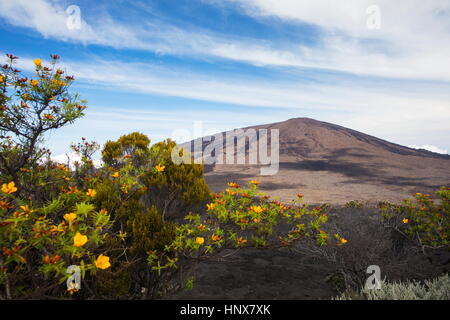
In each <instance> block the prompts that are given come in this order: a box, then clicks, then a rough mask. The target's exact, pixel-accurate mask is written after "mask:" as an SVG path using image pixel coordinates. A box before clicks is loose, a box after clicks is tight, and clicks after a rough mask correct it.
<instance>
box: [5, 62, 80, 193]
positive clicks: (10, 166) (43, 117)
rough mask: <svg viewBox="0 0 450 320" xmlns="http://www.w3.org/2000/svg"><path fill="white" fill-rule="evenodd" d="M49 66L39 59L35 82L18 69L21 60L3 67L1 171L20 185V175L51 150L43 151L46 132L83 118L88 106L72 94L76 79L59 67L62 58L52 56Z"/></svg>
mask: <svg viewBox="0 0 450 320" xmlns="http://www.w3.org/2000/svg"><path fill="white" fill-rule="evenodd" d="M50 57H51V62H50V65H49V66H44V65H43V64H42V61H41V59H35V60H34V65H35V73H34V74H33V76H32V77H31V78H28V77H26V76H24V75H23V74H22V72H21V71H20V70H18V69H16V68H15V67H14V65H15V63H16V62H17V60H18V57H16V56H14V55H12V54H7V58H8V62H9V63H7V64H5V65H2V66H1V67H0V139H1V140H0V170H1V172H2V173H4V174H7V175H8V176H9V178H10V179H12V180H14V181H16V183H17V184H18V185H20V181H19V176H18V172H20V169H21V168H26V167H29V168H32V167H34V166H36V165H37V164H38V162H39V160H40V159H42V158H43V156H45V155H49V154H50V152H49V150H46V149H44V148H40V147H39V145H40V143H42V138H43V136H44V134H45V133H46V132H49V131H51V130H54V129H58V128H61V127H63V126H65V125H67V124H70V123H73V122H74V121H75V120H76V119H78V118H80V117H82V116H83V115H84V114H83V110H84V109H85V108H86V106H84V105H83V104H84V103H86V102H85V101H83V100H80V99H79V96H78V94H71V93H69V88H70V86H71V84H72V82H73V81H74V80H75V78H74V77H73V76H69V75H65V72H64V71H63V70H61V69H58V68H57V67H56V64H57V62H58V60H59V58H60V57H59V56H58V55H50Z"/></svg>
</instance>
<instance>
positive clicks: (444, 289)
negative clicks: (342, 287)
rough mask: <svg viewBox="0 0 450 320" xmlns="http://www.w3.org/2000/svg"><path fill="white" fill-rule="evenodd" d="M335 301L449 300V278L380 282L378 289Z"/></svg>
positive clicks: (342, 296) (443, 276)
mask: <svg viewBox="0 0 450 320" xmlns="http://www.w3.org/2000/svg"><path fill="white" fill-rule="evenodd" d="M336 300H450V276H449V275H448V274H446V275H442V276H440V277H437V278H435V279H432V280H426V281H424V282H423V283H420V282H418V281H404V282H394V283H388V282H385V281H382V282H381V288H380V289H373V290H368V289H363V290H361V291H360V292H359V293H345V294H342V295H341V296H339V297H337V298H336Z"/></svg>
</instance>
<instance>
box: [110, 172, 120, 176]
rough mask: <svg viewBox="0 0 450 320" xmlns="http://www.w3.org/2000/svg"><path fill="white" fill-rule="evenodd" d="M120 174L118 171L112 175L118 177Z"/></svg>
mask: <svg viewBox="0 0 450 320" xmlns="http://www.w3.org/2000/svg"><path fill="white" fill-rule="evenodd" d="M119 176H120V173H119V172H118V171H116V172H114V173H113V174H111V177H113V178H118V177H119Z"/></svg>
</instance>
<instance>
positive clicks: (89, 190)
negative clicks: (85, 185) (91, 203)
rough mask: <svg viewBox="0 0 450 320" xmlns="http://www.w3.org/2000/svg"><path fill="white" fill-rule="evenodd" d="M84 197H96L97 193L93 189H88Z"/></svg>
mask: <svg viewBox="0 0 450 320" xmlns="http://www.w3.org/2000/svg"><path fill="white" fill-rule="evenodd" d="M86 195H87V196H88V197H92V198H93V197H95V196H96V195H97V191H95V190H94V189H88V191H87V192H86Z"/></svg>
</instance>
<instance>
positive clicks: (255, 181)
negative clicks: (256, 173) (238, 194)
mask: <svg viewBox="0 0 450 320" xmlns="http://www.w3.org/2000/svg"><path fill="white" fill-rule="evenodd" d="M250 183H251V184H254V185H258V184H260V183H261V182H259V181H258V180H252V181H250Z"/></svg>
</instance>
